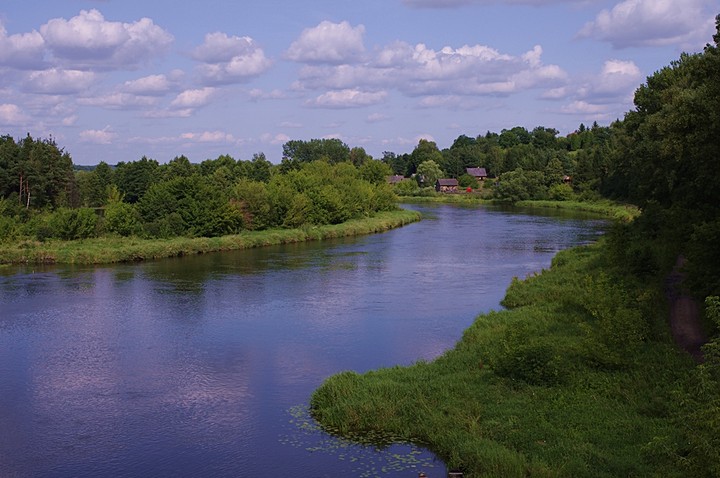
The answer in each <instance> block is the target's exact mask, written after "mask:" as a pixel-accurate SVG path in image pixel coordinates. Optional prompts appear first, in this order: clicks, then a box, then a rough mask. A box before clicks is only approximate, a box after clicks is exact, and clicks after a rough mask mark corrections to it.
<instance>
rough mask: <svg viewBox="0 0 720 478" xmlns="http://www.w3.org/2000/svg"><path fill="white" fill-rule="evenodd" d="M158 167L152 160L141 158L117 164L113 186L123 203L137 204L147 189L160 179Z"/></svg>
mask: <svg viewBox="0 0 720 478" xmlns="http://www.w3.org/2000/svg"><path fill="white" fill-rule="evenodd" d="M159 168H160V165H159V164H158V162H157V161H155V160H154V159H148V158H146V157H145V156H143V157H142V158H141V159H140V160H139V161H134V162H130V163H123V162H120V163H118V165H117V167H116V168H115V184H116V185H117V187H118V189H119V190H120V192H121V193H122V194H124V195H125V201H127V202H129V203H136V202H138V201H139V200H140V199H141V198H142V197H143V196H144V195H145V192H146V191H147V190H148V188H149V187H150V186H151V185H152V184H155V183H157V181H158V180H159V179H160V172H159Z"/></svg>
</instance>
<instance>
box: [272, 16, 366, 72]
mask: <svg viewBox="0 0 720 478" xmlns="http://www.w3.org/2000/svg"><path fill="white" fill-rule="evenodd" d="M364 34H365V27H364V26H363V25H358V26H356V27H353V26H352V25H350V23H348V22H341V23H332V22H329V21H324V22H322V23H320V24H319V25H318V26H317V27H314V28H307V29H305V30H303V32H302V33H301V34H300V38H298V39H297V40H295V41H294V42H293V43H292V44H291V45H290V48H289V49H288V50H287V52H286V57H287V58H288V59H290V60H293V61H297V62H304V63H329V64H340V63H348V62H355V61H357V60H359V59H360V58H361V56H362V55H363V53H364V52H365V46H364V45H363V35H364Z"/></svg>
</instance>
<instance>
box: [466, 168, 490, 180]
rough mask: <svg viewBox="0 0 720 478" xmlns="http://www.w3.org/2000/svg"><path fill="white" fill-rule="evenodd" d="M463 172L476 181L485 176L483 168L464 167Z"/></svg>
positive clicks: (485, 172)
mask: <svg viewBox="0 0 720 478" xmlns="http://www.w3.org/2000/svg"><path fill="white" fill-rule="evenodd" d="M465 172H466V173H468V174H469V175H470V176H472V177H474V178H475V179H477V180H478V181H484V180H485V178H486V177H487V171H485V168H465Z"/></svg>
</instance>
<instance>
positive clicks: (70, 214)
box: [48, 207, 98, 241]
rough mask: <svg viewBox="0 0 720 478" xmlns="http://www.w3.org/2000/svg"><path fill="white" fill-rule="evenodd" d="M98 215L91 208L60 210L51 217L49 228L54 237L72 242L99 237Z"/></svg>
mask: <svg viewBox="0 0 720 478" xmlns="http://www.w3.org/2000/svg"><path fill="white" fill-rule="evenodd" d="M97 223H98V219H97V215H96V214H95V211H93V210H92V209H90V208H86V207H84V208H80V209H68V208H60V209H58V210H57V211H55V212H54V213H53V215H52V216H51V217H50V221H49V224H48V226H49V227H50V232H51V235H52V237H57V238H58V239H63V240H66V241H71V240H75V239H87V238H88V237H95V236H96V235H97Z"/></svg>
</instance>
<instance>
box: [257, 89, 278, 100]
mask: <svg viewBox="0 0 720 478" xmlns="http://www.w3.org/2000/svg"><path fill="white" fill-rule="evenodd" d="M248 94H249V95H250V98H251V99H253V100H281V99H283V98H285V97H286V95H285V93H284V92H283V91H282V90H278V89H274V90H271V91H263V90H261V89H260V88H253V89H252V90H250V91H249V92H248Z"/></svg>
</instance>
